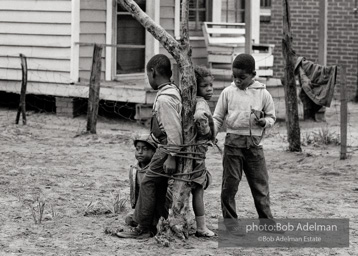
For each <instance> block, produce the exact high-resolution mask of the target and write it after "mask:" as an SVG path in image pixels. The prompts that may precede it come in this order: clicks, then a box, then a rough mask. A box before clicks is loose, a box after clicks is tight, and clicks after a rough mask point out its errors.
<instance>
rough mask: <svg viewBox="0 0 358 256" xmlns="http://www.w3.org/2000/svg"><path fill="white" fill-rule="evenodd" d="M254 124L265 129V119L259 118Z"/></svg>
mask: <svg viewBox="0 0 358 256" xmlns="http://www.w3.org/2000/svg"><path fill="white" fill-rule="evenodd" d="M256 124H257V125H259V126H261V127H265V126H266V119H265V118H260V119H259V120H256Z"/></svg>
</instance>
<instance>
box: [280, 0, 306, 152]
mask: <svg viewBox="0 0 358 256" xmlns="http://www.w3.org/2000/svg"><path fill="white" fill-rule="evenodd" d="M290 30H291V21H290V7H289V3H288V0H283V38H282V52H283V56H284V60H285V62H286V65H285V75H284V79H283V84H284V89H285V102H286V117H287V120H286V127H287V136H288V143H289V150H290V151H293V152H301V151H302V149H301V134H300V125H299V120H298V107H297V90H296V81H295V74H294V57H295V52H294V50H293V49H292V35H291V31H290Z"/></svg>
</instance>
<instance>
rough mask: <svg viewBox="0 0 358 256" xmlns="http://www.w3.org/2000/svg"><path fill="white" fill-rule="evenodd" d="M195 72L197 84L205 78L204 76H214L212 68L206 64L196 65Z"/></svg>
mask: <svg viewBox="0 0 358 256" xmlns="http://www.w3.org/2000/svg"><path fill="white" fill-rule="evenodd" d="M194 72H195V79H196V84H197V85H198V84H199V83H200V82H201V81H203V80H204V77H208V76H210V77H211V78H214V77H213V75H212V74H211V72H210V70H209V69H208V68H207V67H205V66H195V67H194Z"/></svg>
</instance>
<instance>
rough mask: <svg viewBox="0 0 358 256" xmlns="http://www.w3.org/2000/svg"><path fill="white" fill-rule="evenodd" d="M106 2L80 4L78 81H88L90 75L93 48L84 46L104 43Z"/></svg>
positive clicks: (101, 0) (97, 0) (104, 0)
mask: <svg viewBox="0 0 358 256" xmlns="http://www.w3.org/2000/svg"><path fill="white" fill-rule="evenodd" d="M106 5H107V4H106V0H96V1H94V0H81V2H80V60H79V77H80V81H81V82H83V81H85V82H87V81H89V78H90V75H91V66H92V56H93V46H92V45H86V44H94V43H97V44H105V43H106ZM105 52H106V47H104V49H103V53H102V54H103V60H102V74H101V78H102V79H104V71H105V70H106V67H105V61H104V58H105V57H104V56H105Z"/></svg>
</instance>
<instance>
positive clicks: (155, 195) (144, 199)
mask: <svg viewBox="0 0 358 256" xmlns="http://www.w3.org/2000/svg"><path fill="white" fill-rule="evenodd" d="M167 158H168V155H167V154H166V153H164V152H163V150H162V149H160V148H159V149H157V151H156V153H155V154H154V156H153V158H152V160H151V162H150V164H149V170H151V171H152V172H154V173H152V172H147V173H146V174H145V176H144V178H143V180H142V183H141V185H140V189H139V196H138V201H137V204H136V207H135V210H134V216H133V219H134V221H135V222H137V223H138V224H139V225H140V227H141V228H150V227H151V226H153V225H156V224H157V222H158V220H159V218H160V216H163V217H164V218H167V217H168V209H166V207H165V201H166V192H167V187H168V178H165V177H162V176H160V175H157V174H156V173H164V171H163V164H164V162H165V161H166V160H167Z"/></svg>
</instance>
